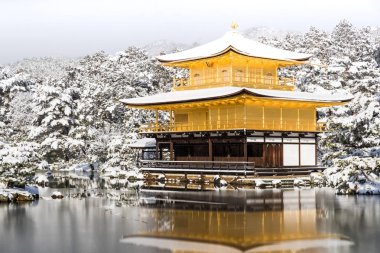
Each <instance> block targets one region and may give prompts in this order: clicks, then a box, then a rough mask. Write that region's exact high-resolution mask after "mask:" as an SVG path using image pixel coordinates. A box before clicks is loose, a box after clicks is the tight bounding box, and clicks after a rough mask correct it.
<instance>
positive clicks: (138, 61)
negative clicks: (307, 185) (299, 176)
mask: <svg viewBox="0 0 380 253" xmlns="http://www.w3.org/2000/svg"><path fill="white" fill-rule="evenodd" d="M379 34H380V33H379V30H376V29H373V28H370V27H362V28H357V27H354V26H353V25H352V24H350V23H349V22H348V21H341V22H340V23H339V24H337V25H336V26H335V28H334V29H333V30H332V32H326V31H323V30H320V29H317V28H315V27H311V28H310V29H309V30H308V31H307V32H306V33H303V34H299V33H289V34H287V35H285V36H283V35H282V36H281V37H275V36H273V34H270V36H268V37H265V36H260V37H259V38H257V39H258V40H259V41H261V42H263V43H266V44H270V45H273V46H276V47H280V48H284V49H288V50H293V51H297V52H307V53H311V54H313V55H314V56H313V58H312V59H311V62H310V64H307V65H304V66H299V67H293V68H289V69H284V70H282V74H283V75H294V76H296V78H297V83H296V84H297V88H298V89H299V90H301V91H308V92H332V93H335V92H339V93H341V92H346V93H351V94H352V95H354V99H353V101H352V102H351V103H349V104H347V105H345V106H341V107H334V108H326V109H321V110H320V111H319V118H324V119H326V120H327V124H328V130H329V131H328V132H326V133H323V134H321V135H320V141H319V146H320V154H319V156H320V160H321V162H322V164H323V165H326V166H328V167H329V169H328V170H327V171H326V175H327V176H328V179H329V181H330V182H331V183H332V184H334V185H337V184H339V183H341V182H342V181H344V180H348V178H350V177H352V176H353V175H356V174H358V173H361V172H362V171H365V172H367V173H370V172H371V173H374V174H379V173H380V158H379V157H380V117H379V116H380V115H379V114H380V68H379V64H380V35H379ZM176 74H178V70H175V69H170V68H166V67H162V66H161V65H160V64H159V63H158V62H157V61H156V60H155V59H154V57H152V56H150V55H148V53H147V52H146V51H144V50H143V49H140V48H136V47H129V48H127V49H126V50H125V51H122V52H119V53H116V54H114V55H108V54H106V53H104V52H99V53H96V54H93V55H88V56H86V57H84V58H81V59H75V60H74V59H73V60H67V59H50V58H46V59H28V60H24V61H21V62H17V63H14V64H10V65H5V66H0V173H1V172H6V171H10V172H12V173H13V172H15V173H16V172H20V171H23V170H35V169H39V168H48V167H50V168H53V169H65V168H68V167H72V166H75V165H77V164H82V163H92V164H99V165H100V166H101V168H105V167H107V168H119V169H123V170H128V169H130V168H131V167H132V164H133V162H132V161H133V157H132V156H131V151H130V150H129V149H128V147H127V145H128V144H129V143H130V142H131V141H133V140H135V139H136V138H138V137H139V136H138V128H139V126H140V124H144V123H145V122H147V121H150V119H152V117H153V115H152V114H150V113H149V112H144V111H139V110H133V109H128V108H126V107H125V106H123V105H122V104H121V103H120V102H119V99H122V98H129V97H136V96H145V95H148V94H155V93H158V92H165V91H169V90H170V87H171V77H172V76H173V75H176ZM163 117H164V116H163Z"/></svg>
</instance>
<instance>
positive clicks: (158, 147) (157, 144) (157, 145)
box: [156, 142, 160, 160]
mask: <svg viewBox="0 0 380 253" xmlns="http://www.w3.org/2000/svg"><path fill="white" fill-rule="evenodd" d="M159 145H160V143H159V142H156V160H159V156H158V154H159V153H158V152H159V149H160V146H159Z"/></svg>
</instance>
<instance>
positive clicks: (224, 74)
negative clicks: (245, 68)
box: [222, 69, 230, 82]
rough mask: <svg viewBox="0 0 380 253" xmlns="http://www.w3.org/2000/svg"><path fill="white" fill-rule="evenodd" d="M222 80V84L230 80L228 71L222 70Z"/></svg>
mask: <svg viewBox="0 0 380 253" xmlns="http://www.w3.org/2000/svg"><path fill="white" fill-rule="evenodd" d="M222 80H223V81H224V82H228V81H229V80H230V76H229V74H228V70H227V69H223V70H222Z"/></svg>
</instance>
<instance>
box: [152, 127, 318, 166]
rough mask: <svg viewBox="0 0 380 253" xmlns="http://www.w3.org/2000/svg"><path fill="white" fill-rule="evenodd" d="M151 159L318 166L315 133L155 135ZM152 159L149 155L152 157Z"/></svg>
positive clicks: (255, 164) (256, 164)
mask: <svg viewBox="0 0 380 253" xmlns="http://www.w3.org/2000/svg"><path fill="white" fill-rule="evenodd" d="M145 152H153V153H154V160H161V161H205V162H206V161H212V162H249V163H253V164H254V167H256V168H283V167H289V168H291V167H292V168H294V167H312V166H317V155H316V152H317V137H316V135H315V133H273V132H268V133H265V132H260V133H251V134H250V133H245V132H241V133H236V132H235V133H234V134H228V133H225V134H219V133H214V134H208V135H199V136H196V135H186V134H183V135H179V134H176V135H166V136H156V149H151V150H150V151H145ZM151 157H152V156H151Z"/></svg>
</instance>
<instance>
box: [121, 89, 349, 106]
mask: <svg viewBox="0 0 380 253" xmlns="http://www.w3.org/2000/svg"><path fill="white" fill-rule="evenodd" d="M240 94H247V95H251V96H255V97H267V98H273V99H286V100H296V101H312V102H348V101H350V100H351V99H352V98H353V97H351V96H347V95H339V94H321V93H308V92H300V91H281V90H265V89H252V88H244V87H234V86H226V87H219V88H209V89H199V90H184V91H174V92H168V93H160V94H156V95H152V96H147V97H139V98H130V99H122V100H120V101H121V102H122V103H124V104H127V105H132V106H147V105H160V104H173V103H185V102H192V101H199V100H213V99H218V98H226V97H232V96H236V95H240Z"/></svg>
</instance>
